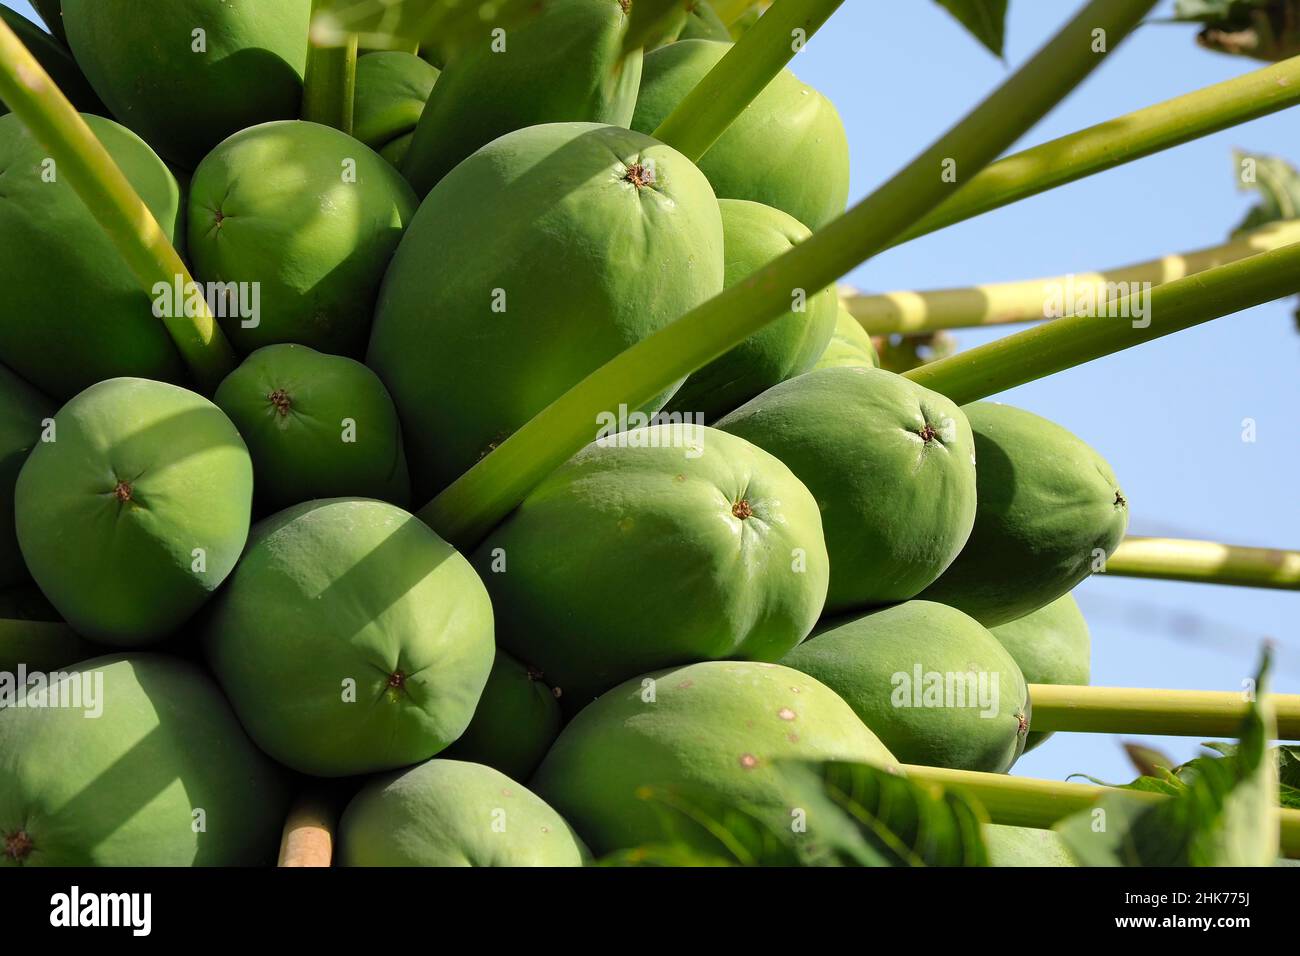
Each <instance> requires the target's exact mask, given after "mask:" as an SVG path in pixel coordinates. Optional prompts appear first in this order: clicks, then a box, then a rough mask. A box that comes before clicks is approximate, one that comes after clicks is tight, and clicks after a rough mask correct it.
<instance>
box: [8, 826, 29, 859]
mask: <svg viewBox="0 0 1300 956" xmlns="http://www.w3.org/2000/svg"><path fill="white" fill-rule="evenodd" d="M33 849H35V845H34V844H33V843H32V838H31V837H29V836H28V835H27V831H25V830H15V831H14V832H13V833H9V834H6V835H5V851H4V852H5V856H7V857H9V859H11V860H25V859H27V857H28V856H30V855H31V852H32V850H33Z"/></svg>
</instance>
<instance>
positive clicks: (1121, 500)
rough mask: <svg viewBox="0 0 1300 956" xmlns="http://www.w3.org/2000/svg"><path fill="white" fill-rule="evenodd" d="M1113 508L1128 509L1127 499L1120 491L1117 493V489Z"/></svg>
mask: <svg viewBox="0 0 1300 956" xmlns="http://www.w3.org/2000/svg"><path fill="white" fill-rule="evenodd" d="M1115 507H1116V508H1125V507H1128V499H1127V498H1125V497H1124V494H1123V493H1122V492H1121V491H1119V489H1116V490H1115Z"/></svg>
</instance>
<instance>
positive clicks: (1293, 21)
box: [1172, 0, 1300, 62]
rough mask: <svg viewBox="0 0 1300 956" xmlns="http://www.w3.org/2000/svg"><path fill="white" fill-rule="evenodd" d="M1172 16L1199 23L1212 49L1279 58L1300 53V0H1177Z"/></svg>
mask: <svg viewBox="0 0 1300 956" xmlns="http://www.w3.org/2000/svg"><path fill="white" fill-rule="evenodd" d="M1172 20H1173V21H1174V22H1176V23H1200V24H1203V25H1204V27H1205V29H1203V30H1202V31H1201V32H1200V34H1199V35H1198V36H1197V38H1196V41H1197V42H1198V43H1199V44H1200V45H1201V46H1203V47H1205V48H1206V49H1209V50H1214V51H1216V52H1219V53H1228V54H1232V55H1234V56H1249V57H1253V58H1254V59H1257V60H1265V61H1269V62H1276V61H1278V60H1285V59H1287V58H1288V57H1291V56H1295V55H1296V54H1297V53H1300V0H1178V3H1177V4H1176V6H1175V7H1174V16H1173V17H1172Z"/></svg>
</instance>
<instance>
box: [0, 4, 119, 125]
mask: <svg viewBox="0 0 1300 956" xmlns="http://www.w3.org/2000/svg"><path fill="white" fill-rule="evenodd" d="M0 20H3V21H4V22H5V24H6V25H8V27H9V29H11V30H13V31H14V33H15V34H17V36H18V39H19V40H21V41H22V43H23V46H25V47H27V50H28V52H30V53H31V55H32V56H34V57H36V61H37V62H38V63H40V65H41V67H42V68H43V69H44V70H45V72H46V73H48V74H49V75H50V79H52V80H53V81H54V85H55V86H57V87H58V88H59V90H60V91H61V92H62V93H63V95H64V96H66V97H67V98H68V100H69V102H71V103H72V105H73V106H74V107H76V109H77V110H78V111H80V112H82V113H95V114H97V115H99V116H107V115H108V107H106V106H105V105H104V104H103V103H101V102H100V100H99V97H98V96H96V95H95V91H94V90H92V89H91V88H90V84H89V83H87V82H86V78H85V76H83V75H82V72H81V67H79V66H77V61H76V60H74V59H73V58H72V54H71V53H70V52H68V47H67V45H66V44H65V43H63V42H62V41H61V40H58V39H56V38H55V37H52V36H50V34H48V33H46V32H45V31H44V30H42V29H41V28H40V27H38V26H37V25H36V24H34V23H32V21H31V20H28V19H27V18H26V17H24V16H23V15H22V14H20V13H18V12H17V11H15V10H10V9H9V8H8V7H0ZM58 23H59V25H60V26H62V21H58ZM7 112H9V108H8V107H7V106H5V104H4V103H3V102H0V115H2V114H4V113H7Z"/></svg>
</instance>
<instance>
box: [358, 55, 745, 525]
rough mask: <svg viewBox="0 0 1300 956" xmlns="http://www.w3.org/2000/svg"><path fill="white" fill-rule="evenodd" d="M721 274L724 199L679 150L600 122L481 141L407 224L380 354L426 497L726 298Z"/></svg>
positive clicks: (383, 318) (417, 487) (385, 304)
mask: <svg viewBox="0 0 1300 956" xmlns="http://www.w3.org/2000/svg"><path fill="white" fill-rule="evenodd" d="M441 85H442V81H441V80H440V81H439V86H438V87H436V88H435V89H437V88H441ZM638 162H640V163H642V164H644V165H649V164H650V163H653V164H654V165H653V168H654V170H655V176H656V181H655V183H654V184H653V185H652V186H646V187H640V188H639V187H637V186H635V185H633V183H631V182H629V181H628V180H627V178H626V177H627V175H628V165H629V164H635V163H638ZM722 276H723V258H722V216H721V214H720V213H719V211H718V203H717V200H716V199H715V198H714V196H713V191H712V190H711V189H710V188H709V184H708V182H707V181H706V180H705V178H704V176H703V175H702V174H701V173H700V171H699V170H698V169H696V168H695V166H694V164H693V163H691V162H690V161H689V160H687V159H686V158H685V157H684V156H682V155H681V154H680V153H678V152H677V151H676V150H674V149H671V148H670V147H668V146H664V145H663V144H662V143H659V142H657V141H655V140H652V139H650V138H649V137H646V136H642V135H641V134H640V133H633V132H630V131H628V130H625V129H619V128H618V127H614V126H597V125H594V124H590V123H559V124H553V125H549V126H534V127H532V128H530V129H525V130H520V131H519V132H516V133H511V134H509V135H508V136H503V137H502V138H501V139H498V140H497V141H496V142H494V143H492V144H491V145H489V146H485V147H484V148H483V149H481V150H479V151H478V152H477V153H475V154H474V155H473V156H472V157H470V158H469V159H467V160H466V161H465V162H464V163H462V164H461V165H460V166H458V167H457V168H456V170H455V171H454V172H453V173H452V174H451V175H449V176H448V177H447V178H446V179H444V180H443V181H442V183H441V184H439V187H438V188H437V189H435V190H434V191H433V192H432V193H430V194H429V197H428V199H426V200H425V201H424V203H423V205H421V207H420V211H419V213H417V214H416V217H415V220H414V221H413V222H412V223H411V227H410V228H409V229H408V230H407V233H406V236H405V237H404V238H403V239H402V244H401V245H400V246H399V247H398V250H397V255H396V256H395V257H394V258H393V263H392V265H391V266H390V267H389V270H388V275H387V276H386V277H385V279H384V287H383V290H382V291H381V292H380V296H379V306H378V309H377V312H376V315H375V324H374V330H373V332H372V335H371V340H370V352H369V354H368V356H367V358H366V364H368V365H369V366H370V367H371V368H373V369H374V370H375V371H377V372H378V373H379V377H380V378H382V379H383V380H384V384H386V385H387V386H388V390H389V391H390V392H391V393H392V396H393V399H394V401H396V402H397V410H398V412H399V413H400V414H401V416H402V430H403V433H404V434H405V436H406V443H407V454H408V456H409V460H410V463H411V480H412V486H413V489H414V492H415V497H416V498H417V499H418V500H421V501H425V500H428V499H429V498H431V497H432V496H433V495H434V494H435V493H436V492H438V491H439V490H441V489H442V488H443V487H445V486H446V485H448V484H449V483H451V482H452V481H453V480H455V479H456V478H458V477H459V476H460V475H461V474H463V473H464V472H465V471H467V470H468V469H469V468H470V467H471V466H473V465H474V463H475V462H477V461H478V460H479V458H481V457H482V456H483V455H484V454H486V453H487V452H489V451H491V449H492V448H493V447H495V446H496V445H497V444H499V443H500V442H501V441H502V440H504V439H505V438H506V437H507V436H508V435H509V434H510V433H511V432H513V431H514V430H515V429H517V428H519V427H520V426H521V425H523V424H524V423H526V422H527V421H528V420H529V419H531V418H532V417H533V416H534V415H536V414H537V413H538V412H540V411H541V410H542V409H543V408H545V407H546V406H547V405H549V404H550V403H551V402H552V401H553V400H555V399H556V398H558V397H559V396H560V395H562V394H564V392H566V391H567V390H568V389H569V388H571V387H572V386H573V385H575V384H576V383H577V382H579V381H581V380H582V379H583V378H584V377H585V376H586V375H588V374H589V373H590V372H593V371H595V370H596V369H597V368H599V367H600V366H601V365H603V364H604V363H605V362H607V361H608V360H610V359H611V358H613V357H614V356H615V355H618V354H619V353H620V352H622V351H624V350H625V349H627V348H628V347H629V346H631V345H634V344H636V343H637V342H638V341H640V340H641V339H644V338H645V337H646V336H648V335H650V334H651V333H653V332H656V331H658V330H659V329H661V328H663V327H664V326H665V325H667V324H668V323H669V322H672V321H674V320H676V319H678V318H680V317H681V316H683V315H685V314H686V313H687V312H688V311H690V310H691V309H692V308H694V307H695V306H697V305H699V304H701V303H702V302H705V301H707V300H708V299H711V298H712V297H713V296H715V295H717V294H718V293H719V292H721V291H722ZM497 290H500V291H499V292H498V291H497ZM500 296H504V297H505V298H504V309H505V310H504V311H500V310H499V309H500V307H501V306H500V303H501V299H500ZM666 397H667V396H664V397H663V398H660V399H658V400H656V401H654V402H651V403H650V407H649V411H655V410H657V409H659V408H661V407H662V405H663V401H664V399H666ZM595 432H596V429H595V427H594V426H593V429H592V434H593V437H594V435H595Z"/></svg>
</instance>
